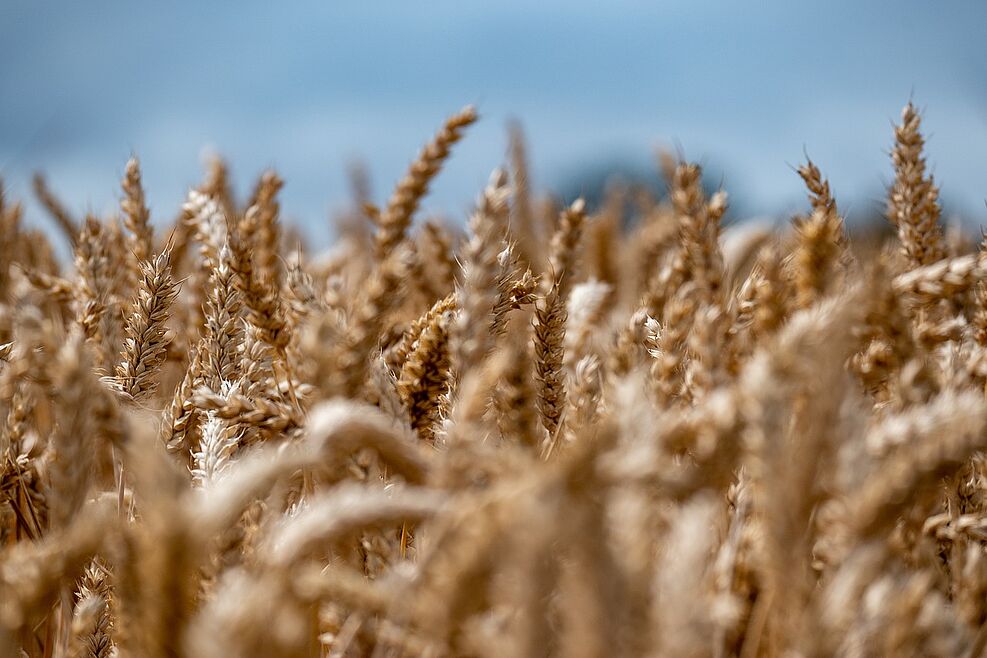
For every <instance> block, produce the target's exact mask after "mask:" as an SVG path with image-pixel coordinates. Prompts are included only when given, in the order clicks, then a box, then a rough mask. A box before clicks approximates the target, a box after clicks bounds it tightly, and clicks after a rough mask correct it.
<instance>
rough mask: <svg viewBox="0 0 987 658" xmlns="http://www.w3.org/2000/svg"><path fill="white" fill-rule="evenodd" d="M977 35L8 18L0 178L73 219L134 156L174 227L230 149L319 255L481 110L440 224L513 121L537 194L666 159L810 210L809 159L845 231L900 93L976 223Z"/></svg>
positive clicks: (980, 137)
mask: <svg viewBox="0 0 987 658" xmlns="http://www.w3.org/2000/svg"><path fill="white" fill-rule="evenodd" d="M985 36H987V3H984V2H982V1H979V2H978V1H973V0H968V1H958V2H944V3H931V2H919V1H917V0H907V1H904V2H883V1H874V2H859V1H857V2H852V1H844V0H834V1H831V2H828V3H796V2H790V1H782V0H764V1H761V2H739V1H733V2H685V1H682V2H669V1H657V2H655V1H653V2H636V1H631V0H610V1H608V2H598V3H591V2H579V1H575V0H569V1H567V2H562V1H560V0H542V1H540V2H537V3H536V2H532V1H531V0H528V1H524V2H522V1H520V0H499V1H498V2H496V3H473V2H464V1H459V2H452V1H447V0H431V1H430V2H428V3H412V2H389V1H388V2H346V1H340V0H337V1H327V0H322V1H316V0H299V1H295V2H282V3H272V2H269V1H265V2H259V1H253V0H248V1H245V2H238V3H203V2H190V1H172V2H167V3H149V2H135V1H129V2H123V1H119V2H106V1H100V0H87V1H86V2H78V1H71V2H70V1H49V2H44V3H41V2H37V0H4V2H3V3H2V4H0V175H2V176H3V177H4V179H5V180H6V181H7V183H8V185H9V186H10V187H11V188H12V190H13V192H14V194H16V195H18V196H22V197H24V196H26V195H27V191H28V183H29V178H30V174H31V172H32V171H34V170H36V169H44V170H45V171H47V172H48V174H49V177H50V179H51V181H52V184H53V186H54V187H55V188H56V189H57V190H58V191H59V192H60V194H61V195H62V196H63V197H64V198H65V200H66V201H67V202H68V203H69V204H70V205H71V206H72V207H73V208H74V209H75V210H76V211H77V212H81V211H82V210H85V209H87V208H89V209H94V210H97V211H105V210H108V209H110V208H112V206H113V204H114V203H115V202H116V199H117V197H118V194H119V192H118V187H117V185H118V180H119V178H120V175H121V173H122V171H123V166H124V163H125V162H126V159H127V157H128V156H129V155H130V154H131V153H132V152H134V153H137V154H138V155H140V156H141V158H142V161H143V164H144V169H145V179H146V183H147V187H148V190H149V197H150V202H151V205H152V211H154V212H158V213H159V214H160V216H161V218H162V219H167V218H171V217H172V216H173V213H174V211H175V209H176V208H177V207H178V205H179V204H180V202H181V199H182V197H183V195H184V192H185V190H186V189H187V187H188V186H189V185H192V184H194V183H195V182H196V181H197V180H198V178H199V175H200V170H201V161H202V154H203V153H204V152H205V151H207V150H213V151H218V152H221V153H223V154H225V155H226V156H227V157H228V158H229V159H230V160H231V163H232V168H233V173H234V176H235V179H236V182H237V183H238V186H239V187H240V189H241V190H245V189H246V188H248V187H249V186H250V185H251V183H252V181H253V179H254V177H255V176H256V175H257V173H258V172H259V171H261V170H262V169H263V168H265V167H267V166H275V167H276V168H277V169H278V170H279V171H280V172H281V173H282V175H283V177H284V178H285V179H286V181H287V185H286V187H285V189H284V192H283V203H282V206H283V209H284V212H285V214H286V216H287V217H288V218H293V219H295V220H297V221H298V222H299V223H300V224H301V225H302V226H303V227H304V228H305V229H306V230H307V232H308V233H309V234H310V235H312V236H313V237H315V238H316V239H317V240H318V241H320V242H322V243H324V242H325V241H326V240H328V236H329V228H328V225H327V220H326V217H327V215H328V212H329V210H330V209H332V208H335V207H339V206H341V205H342V204H344V203H345V201H346V189H347V186H346V178H345V175H344V171H345V167H346V164H347V163H348V162H349V161H351V160H352V159H354V158H361V159H362V160H364V161H365V162H366V163H367V164H368V165H369V168H370V171H371V174H372V177H373V181H374V188H375V194H376V196H377V197H378V198H379V199H381V200H382V199H383V198H385V197H386V196H387V194H388V192H389V190H390V187H391V185H392V184H393V182H394V181H395V180H396V179H397V178H398V177H400V175H401V173H402V171H403V170H404V168H405V167H406V165H407V163H408V161H409V160H410V159H411V158H412V157H413V156H414V155H415V153H416V152H417V150H418V148H419V147H420V145H421V143H422V142H423V141H424V140H426V139H427V138H428V137H429V136H430V135H431V134H432V132H433V131H434V130H435V128H436V127H437V126H438V125H439V124H440V123H441V122H442V119H443V117H444V116H446V115H447V114H449V113H451V112H453V111H455V110H457V109H459V108H460V107H462V106H463V105H464V104H467V103H474V104H476V105H477V106H478V108H479V111H480V113H481V115H482V121H481V123H480V124H478V125H477V126H475V127H474V128H473V129H472V130H471V131H470V133H469V135H468V136H467V138H466V140H465V141H464V142H463V143H462V144H461V145H460V147H459V148H458V149H457V151H456V153H455V155H454V159H453V160H452V161H451V162H450V163H449V166H448V169H447V170H446V171H445V172H443V174H442V175H441V178H440V179H439V180H438V181H437V184H436V185H435V188H434V194H433V196H432V198H431V199H430V201H429V202H428V203H427V204H426V208H428V209H432V210H436V211H440V212H445V213H447V214H449V215H452V216H457V215H462V213H463V212H464V211H465V209H466V208H468V206H469V205H470V203H471V202H472V199H473V198H474V197H475V195H476V193H477V192H478V190H479V189H480V188H481V186H482V184H483V182H484V181H485V180H486V178H487V175H488V174H489V172H490V170H491V169H492V168H493V167H495V166H497V165H498V164H500V163H501V162H502V161H503V159H504V154H505V123H506V122H507V120H508V119H509V118H512V117H515V118H518V119H520V120H521V122H522V123H523V125H524V127H525V130H526V133H527V134H528V137H529V140H530V150H531V155H532V159H533V164H534V173H535V176H536V178H537V181H536V182H537V183H539V184H542V185H548V186H557V185H561V184H563V183H564V182H565V181H566V180H568V179H569V178H570V177H572V176H573V175H575V174H577V173H578V172H579V171H580V170H582V169H584V168H592V167H594V166H596V165H598V164H600V163H601V162H610V161H617V160H622V161H627V162H629V163H631V164H635V165H637V166H640V167H644V166H647V165H649V164H650V162H651V161H652V159H653V152H654V148H655V146H657V145H661V144H665V145H675V144H678V145H680V146H681V148H682V149H683V150H684V152H685V154H686V155H687V156H688V157H690V158H695V159H699V160H703V161H707V162H710V163H716V165H717V166H718V167H719V168H721V169H722V171H723V177H724V183H725V185H726V187H727V188H728V190H732V191H734V192H735V195H736V196H737V197H738V198H742V199H743V201H744V205H745V207H746V208H747V209H749V210H750V211H751V212H753V213H755V214H771V213H783V212H786V211H788V210H791V209H793V208H796V207H798V204H799V203H800V195H801V189H800V187H799V181H798V179H797V177H796V176H795V175H794V174H793V172H792V170H791V168H790V165H792V164H796V163H798V162H799V160H800V159H801V157H802V150H803V147H804V148H806V149H807V150H808V152H809V153H810V154H811V155H812V157H813V158H814V159H815V160H816V161H817V162H818V164H819V165H820V166H821V168H822V169H823V171H824V173H826V174H827V175H828V176H829V177H830V179H831V181H832V183H833V186H834V188H835V191H836V194H837V196H838V199H839V200H840V201H841V202H842V203H843V205H844V207H846V208H847V209H848V212H849V214H850V215H851V217H852V216H853V215H854V214H858V215H863V214H867V213H868V212H869V211H871V210H873V209H874V208H875V207H877V205H878V204H879V200H880V196H881V194H882V192H881V190H882V185H883V184H884V183H885V182H886V181H887V179H888V178H889V177H890V168H889V164H888V158H887V150H888V148H889V146H890V139H891V129H890V123H891V121H892V120H893V119H895V118H896V117H897V115H898V112H899V111H900V108H901V106H902V105H903V104H904V103H905V101H907V100H908V98H909V97H910V96H911V97H913V98H914V100H915V102H916V103H917V104H918V105H919V106H920V107H922V108H923V109H924V110H925V123H926V127H927V132H928V134H929V144H928V153H929V159H930V163H931V164H932V167H933V171H934V172H935V174H936V176H937V178H938V180H939V182H940V183H941V186H942V188H943V194H944V197H945V198H946V199H947V200H948V203H949V207H950V208H951V209H952V210H954V211H958V212H962V213H963V214H964V215H965V216H966V217H967V219H968V221H970V222H971V223H972V224H979V223H980V221H981V218H982V216H983V215H984V214H985V213H987V210H985V208H984V205H983V203H984V198H987V58H985V57H984V52H983V41H984V37H985ZM34 214H36V212H35V213H34Z"/></svg>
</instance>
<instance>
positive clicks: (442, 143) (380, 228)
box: [375, 106, 477, 260]
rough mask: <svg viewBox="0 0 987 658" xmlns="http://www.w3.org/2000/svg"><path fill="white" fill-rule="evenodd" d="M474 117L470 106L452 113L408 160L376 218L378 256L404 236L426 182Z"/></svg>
mask: <svg viewBox="0 0 987 658" xmlns="http://www.w3.org/2000/svg"><path fill="white" fill-rule="evenodd" d="M476 120H477V114H476V110H475V109H474V108H473V107H471V106H469V107H465V108H463V109H462V110H460V111H459V112H458V113H456V114H454V115H452V116H451V117H449V118H448V119H446V122H445V124H443V126H442V128H441V129H440V130H439V132H438V133H436V135H435V137H434V138H433V139H432V141H431V142H429V143H428V144H427V145H426V146H425V148H423V149H422V152H421V153H420V154H419V155H418V158H417V159H415V161H414V162H412V163H411V166H410V167H409V169H408V173H407V175H406V176H405V177H404V178H402V179H401V181H400V182H399V183H398V185H397V187H395V188H394V193H393V194H392V195H391V199H390V201H388V203H387V207H386V208H385V209H384V210H383V211H382V212H381V214H380V217H379V218H378V220H377V235H376V236H375V243H376V249H377V258H378V260H384V259H385V258H387V257H388V256H389V255H390V254H391V252H392V251H393V250H394V248H395V247H397V245H398V244H399V243H400V242H401V241H403V240H404V238H405V234H406V233H407V231H408V227H409V226H410V225H411V219H412V216H413V215H414V214H415V211H416V210H417V209H418V204H419V203H421V200H422V198H423V197H424V196H425V195H426V194H427V193H428V185H429V183H430V182H431V181H432V179H433V178H434V177H435V175H436V174H438V173H439V170H440V169H441V168H442V164H443V163H444V162H445V160H446V158H448V157H449V151H450V149H451V147H452V146H453V144H455V143H456V142H458V141H459V140H460V139H462V136H463V131H464V130H465V128H466V127H467V126H469V125H470V124H472V123H474V122H475V121H476Z"/></svg>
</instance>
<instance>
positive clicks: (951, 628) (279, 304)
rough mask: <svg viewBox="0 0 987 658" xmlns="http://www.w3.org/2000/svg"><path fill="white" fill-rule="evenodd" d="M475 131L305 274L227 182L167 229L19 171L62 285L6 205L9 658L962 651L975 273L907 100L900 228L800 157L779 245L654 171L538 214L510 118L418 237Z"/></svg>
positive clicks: (366, 208) (141, 211)
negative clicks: (838, 191)
mask: <svg viewBox="0 0 987 658" xmlns="http://www.w3.org/2000/svg"><path fill="white" fill-rule="evenodd" d="M475 120H476V114H475V112H474V111H473V110H472V108H467V109H466V110H463V111H462V112H460V113H459V114H456V115H453V116H452V117H451V118H450V119H448V120H447V122H446V124H445V125H444V127H443V128H442V129H441V130H440V131H439V133H438V135H436V137H435V138H434V139H433V141H432V142H430V143H429V144H428V145H427V146H426V147H425V148H424V150H423V151H422V153H421V154H420V156H419V157H418V159H417V160H415V161H414V162H413V164H412V166H411V169H410V171H409V173H408V175H407V176H406V177H405V178H404V179H402V180H401V181H400V182H399V183H398V185H397V187H396V189H395V191H394V193H393V195H392V197H391V199H390V201H389V202H388V203H387V204H385V205H384V206H383V209H378V208H377V207H376V206H374V205H373V203H372V201H371V200H370V192H369V190H370V187H369V185H368V184H367V183H366V181H364V180H363V179H362V177H360V176H357V180H356V181H355V183H354V199H353V204H354V206H355V207H354V208H351V209H350V210H348V211H347V212H346V213H345V215H344V216H343V217H341V218H340V231H339V234H340V239H339V242H338V244H337V245H336V246H334V247H333V248H332V250H330V252H329V253H328V254H325V255H319V254H311V253H308V252H306V251H305V250H304V249H303V248H302V247H297V248H296V247H295V245H292V246H291V247H292V252H291V253H287V252H286V249H285V246H284V245H283V243H284V241H283V240H282V238H281V236H282V232H283V231H285V230H288V229H287V227H286V226H282V224H281V219H280V203H279V201H278V195H279V193H280V190H281V188H282V184H283V182H282V180H281V178H280V177H279V176H278V174H276V173H275V172H273V171H268V172H265V173H264V174H262V175H261V176H260V178H259V179H258V182H257V185H256V186H255V188H254V190H253V192H252V194H250V196H249V199H248V200H247V201H246V203H245V204H242V205H241V204H238V202H237V200H236V197H235V194H234V191H233V190H232V187H231V185H230V182H229V180H228V175H227V172H226V165H225V163H224V162H223V161H222V160H215V161H213V162H212V163H211V164H210V165H209V169H208V172H207V175H206V179H205V181H204V182H203V183H202V184H201V185H200V186H198V187H197V188H196V189H194V190H191V191H190V192H189V195H188V199H187V201H186V203H185V204H184V206H183V208H182V212H181V214H180V216H179V218H178V219H177V220H176V224H175V225H174V226H170V227H169V226H166V225H161V224H160V223H157V222H155V224H156V225H155V226H154V228H152V222H151V215H150V212H149V210H148V208H147V203H146V200H145V196H144V191H143V188H142V185H141V175H140V167H139V165H138V161H137V159H136V158H134V159H132V160H131V161H130V162H128V164H127V166H126V171H125V175H124V178H123V181H122V189H123V199H122V201H121V211H122V217H121V222H120V223H118V222H117V221H116V220H114V219H112V218H103V219H101V218H98V217H94V216H88V217H86V218H85V220H84V221H83V222H82V223H81V224H77V223H76V220H75V219H74V218H73V217H72V215H71V214H70V213H69V212H68V211H66V210H65V207H64V206H63V205H62V203H61V202H59V201H58V200H57V199H56V198H55V197H54V195H53V194H52V193H51V191H50V190H49V189H48V187H47V184H46V183H45V181H44V179H43V178H41V177H39V178H38V179H37V182H36V191H37V194H38V196H39V198H40V200H41V201H42V204H43V205H44V206H45V208H46V209H47V210H48V211H49V213H50V214H51V215H52V217H53V218H54V219H55V221H56V223H57V224H58V226H59V228H60V229H61V230H62V231H63V232H64V233H65V235H66V236H67V237H68V238H69V240H70V241H71V243H72V245H73V252H72V254H73V258H72V262H71V266H70V267H63V265H62V264H61V263H59V262H58V261H57V259H55V258H54V257H53V256H52V253H53V251H52V249H51V248H50V246H49V245H48V243H47V241H46V239H45V238H44V237H43V235H41V234H39V233H37V232H32V231H30V230H28V229H27V228H26V227H25V226H24V224H23V223H22V221H21V216H22V213H23V211H22V207H21V205H20V204H17V203H14V202H12V201H11V200H10V199H8V198H6V197H5V196H4V195H3V194H2V193H0V654H2V655H11V656H27V657H28V658H42V657H43V658H49V657H55V658H62V657H64V656H73V657H75V656H78V657H86V658H110V657H111V656H118V657H120V658H145V657H151V658H174V657H179V656H181V657H188V658H219V657H221V656H222V657H224V658H225V657H226V656H243V657H248V656H258V657H260V656H264V657H265V658H267V657H272V658H279V657H284V658H287V657H296V656H307V657H308V656H310V657H313V658H315V657H321V656H336V657H340V658H342V657H346V656H405V655H408V656H410V655H414V656H418V655H423V656H426V655H427V656H489V657H491V658H494V657H499V656H523V657H530V658H543V657H544V656H550V655H552V656H554V655H558V656H572V657H583V656H587V657H588V656H602V655H612V656H680V655H689V656H720V657H722V656H743V657H747V656H779V657H780V656H828V655H839V656H848V657H849V656H853V657H858V656H885V655H895V656H898V655H911V656H925V655H950V656H952V655H963V656H981V655H984V651H985V647H987V557H985V556H987V400H985V391H987V338H985V336H987V307H985V303H987V284H985V281H987V256H985V251H984V248H983V247H981V248H980V250H978V251H976V252H970V253H966V252H964V251H963V249H962V248H959V247H957V246H956V245H957V244H960V242H959V241H956V240H950V241H948V244H947V240H945V239H944V237H943V230H942V227H941V226H940V224H939V215H940V211H939V205H938V192H937V190H936V187H935V185H934V183H933V182H932V179H931V177H930V176H928V174H927V173H926V165H925V160H924V157H925V156H924V153H923V148H924V141H923V139H922V136H921V133H920V131H919V128H920V123H919V116H918V113H917V112H916V111H915V109H914V107H912V106H911V105H909V106H907V107H906V108H905V111H904V113H903V115H902V124H901V126H899V127H897V128H895V133H894V146H893V148H892V161H893V166H894V182H893V184H892V186H891V189H890V190H889V200H888V216H889V218H890V219H891V221H892V223H893V224H894V225H895V227H896V228H897V237H896V239H895V240H894V241H892V242H889V243H885V244H882V243H879V242H875V241H866V240H859V241H855V240H851V239H850V237H849V235H848V231H847V229H846V226H845V225H844V220H843V217H842V216H841V215H840V211H839V206H838V205H837V202H836V198H835V196H834V194H833V190H832V189H831V188H830V186H829V183H828V181H827V180H826V178H825V177H824V176H823V174H822V172H821V170H820V169H819V168H818V167H817V166H816V165H815V164H814V163H813V162H811V161H808V162H807V163H806V164H805V165H804V166H802V167H800V168H799V170H798V173H799V175H800V176H801V178H802V180H803V182H804V184H805V187H806V188H807V189H808V193H809V208H808V209H807V211H806V213H805V214H804V215H800V216H798V217H796V218H794V219H793V222H792V226H793V228H794V231H790V232H784V231H779V232H777V233H772V232H770V231H768V230H765V229H763V228H757V227H754V228H753V229H749V228H746V227H743V226H737V227H731V228H724V227H723V225H722V219H723V216H724V214H725V212H726V210H727V203H726V194H725V193H724V192H722V191H719V192H712V193H711V191H710V190H706V189H705V188H704V187H703V179H702V170H701V169H700V168H699V167H698V166H697V165H695V164H692V163H689V162H683V161H678V160H676V159H675V158H671V157H667V156H666V157H663V158H662V160H661V163H662V170H663V173H664V174H665V176H666V177H667V178H668V180H669V184H670V186H669V195H668V197H667V198H652V197H651V196H649V195H648V193H646V192H642V191H634V190H630V189H626V188H621V187H619V186H615V187H612V188H611V189H610V190H609V191H608V198H607V199H606V200H605V201H604V203H603V204H602V205H601V207H599V208H593V207H590V206H588V205H587V204H586V203H584V202H583V201H582V200H581V199H579V200H575V201H573V202H572V203H570V204H569V205H567V206H561V207H560V206H559V205H558V204H556V203H555V202H554V201H551V200H549V201H544V202H543V201H542V198H541V197H536V192H535V190H534V189H533V188H532V185H531V181H530V179H529V174H528V171H529V168H528V163H527V151H526V145H525V144H524V142H523V138H522V136H521V132H520V130H519V129H518V128H517V127H516V126H515V127H513V128H512V131H511V151H510V153H511V162H510V170H511V175H510V176H508V175H507V174H506V173H505V172H504V171H503V170H500V169H498V170H496V171H495V172H494V174H493V176H491V178H490V182H489V184H488V185H487V187H486V188H485V189H484V190H483V191H482V193H481V194H480V196H479V200H478V202H477V206H476V209H475V211H474V212H473V213H472V215H471V216H470V217H469V219H468V222H467V225H466V234H465V235H464V236H459V235H457V233H456V232H455V230H454V229H452V228H451V227H447V226H445V225H443V224H442V223H439V222H436V221H432V220H429V221H425V222H423V223H422V224H421V225H420V226H415V225H414V223H413V221H412V220H413V218H414V215H415V212H416V210H417V209H418V207H419V205H420V204H421V202H422V199H423V197H424V195H425V193H426V192H427V188H428V185H429V182H430V181H431V179H432V178H433V177H434V176H435V175H436V173H437V172H438V170H439V168H440V167H441V166H442V165H443V163H444V162H445V160H446V158H447V157H448V156H449V152H450V148H451V146H452V145H453V144H454V143H456V142H457V141H458V140H459V139H460V138H461V137H462V133H463V131H464V129H465V128H466V127H467V126H468V125H470V124H471V123H473V122H474V121H475ZM0 191H2V188H0ZM560 208H561V209H560ZM368 220H369V221H368ZM155 229H157V232H158V233H159V234H162V235H167V236H168V239H167V241H163V240H162V241H159V242H156V241H155ZM162 243H165V244H162Z"/></svg>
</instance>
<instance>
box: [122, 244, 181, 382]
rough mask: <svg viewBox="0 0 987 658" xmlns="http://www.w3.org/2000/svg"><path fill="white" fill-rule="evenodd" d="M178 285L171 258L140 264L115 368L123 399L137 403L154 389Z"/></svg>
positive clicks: (167, 255) (165, 256)
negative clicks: (139, 275)
mask: <svg viewBox="0 0 987 658" xmlns="http://www.w3.org/2000/svg"><path fill="white" fill-rule="evenodd" d="M177 294H178V284H177V283H175V282H174V281H173V280H172V278H171V254H170V252H169V251H168V250H166V251H163V252H161V253H160V254H158V255H157V256H155V257H154V258H153V259H152V260H150V261H145V262H143V263H141V281H140V285H139V289H138V291H137V297H136V299H135V300H134V302H133V304H132V307H133V310H132V311H131V313H130V316H129V317H128V318H127V326H126V334H127V339H126V345H125V348H124V351H123V353H122V357H123V360H122V361H121V362H120V363H119V364H118V365H117V367H116V375H115V377H114V378H113V382H112V383H113V385H114V387H115V388H116V390H118V391H119V392H120V393H121V394H122V395H123V396H124V397H125V398H127V399H129V400H134V401H139V400H142V399H145V398H147V397H149V396H150V395H151V394H153V393H154V391H155V389H156V388H157V382H156V381H155V379H154V378H155V374H156V370H157V369H158V368H159V367H160V366H161V364H162V362H163V361H164V359H165V351H166V350H167V347H168V343H169V342H170V341H169V338H168V336H167V333H166V329H165V320H167V319H168V312H169V309H170V308H171V304H172V302H173V301H174V300H175V296H176V295H177Z"/></svg>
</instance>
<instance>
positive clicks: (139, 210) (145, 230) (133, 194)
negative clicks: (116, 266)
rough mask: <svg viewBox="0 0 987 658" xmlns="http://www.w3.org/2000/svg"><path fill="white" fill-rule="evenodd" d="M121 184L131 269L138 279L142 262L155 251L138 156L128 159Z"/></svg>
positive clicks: (122, 206)
mask: <svg viewBox="0 0 987 658" xmlns="http://www.w3.org/2000/svg"><path fill="white" fill-rule="evenodd" d="M120 186H121V187H122V188H123V195H124V197H123V200H122V201H121V202H120V210H121V211H122V212H123V225H124V226H125V227H126V228H127V231H128V235H127V244H128V246H129V252H130V256H131V260H130V264H131V271H132V272H133V278H134V280H135V281H136V280H137V278H138V277H139V275H140V264H141V263H143V262H144V261H146V260H148V259H149V258H150V257H151V254H152V253H153V251H154V231H153V229H152V228H151V223H150V219H151V213H150V211H149V210H148V209H147V203H146V202H145V200H144V187H143V186H142V184H141V170H140V162H138V160H137V158H131V159H130V160H128V161H127V169H126V173H125V174H124V177H123V180H122V181H121V182H120Z"/></svg>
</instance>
